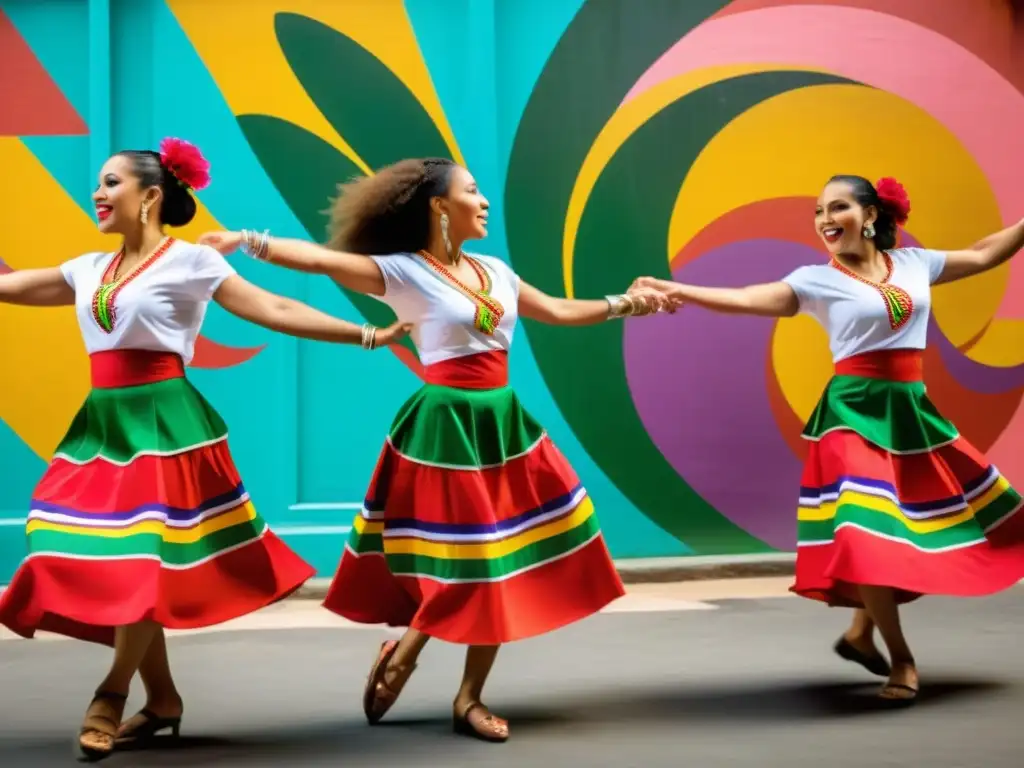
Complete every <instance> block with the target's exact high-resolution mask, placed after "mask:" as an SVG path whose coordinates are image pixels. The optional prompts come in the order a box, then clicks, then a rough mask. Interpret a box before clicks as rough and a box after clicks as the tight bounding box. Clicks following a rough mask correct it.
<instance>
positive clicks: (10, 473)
mask: <svg viewBox="0 0 1024 768" xmlns="http://www.w3.org/2000/svg"><path fill="white" fill-rule="evenodd" d="M0 457H2V464H0V466H2V467H3V485H2V486H0V584H3V583H6V582H7V581H8V580H9V579H10V577H11V574H13V573H14V568H15V566H16V565H17V564H18V561H19V560H21V558H22V557H23V556H24V554H25V530H24V527H23V526H22V524H21V521H22V520H24V519H25V515H27V514H28V506H29V500H30V499H31V498H32V489H33V488H34V487H35V484H36V481H37V480H38V479H39V477H40V475H42V473H43V470H44V469H45V468H46V465H45V463H44V462H43V461H42V459H40V458H39V457H38V456H36V455H35V454H34V453H33V452H32V451H31V450H29V448H28V447H27V446H26V445H25V443H24V442H22V440H21V439H20V438H19V437H18V436H17V435H16V434H14V432H13V431H12V430H11V429H10V427H8V426H7V425H6V424H5V423H4V422H2V421H0Z"/></svg>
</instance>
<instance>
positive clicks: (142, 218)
mask: <svg viewBox="0 0 1024 768" xmlns="http://www.w3.org/2000/svg"><path fill="white" fill-rule="evenodd" d="M139 221H141V222H142V223H143V224H145V223H146V222H148V221H149V206H148V205H145V204H144V205H143V206H142V213H140V214H139Z"/></svg>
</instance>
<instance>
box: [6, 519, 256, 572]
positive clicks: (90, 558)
mask: <svg viewBox="0 0 1024 768" xmlns="http://www.w3.org/2000/svg"><path fill="white" fill-rule="evenodd" d="M269 530H270V527H269V526H268V525H267V524H266V523H264V524H263V529H262V530H261V531H260V532H259V533H258V534H257V535H255V536H253V537H252V538H251V539H246V540H245V541H243V542H242V543H241V544H234V545H232V546H230V547H226V548H224V549H222V550H219V551H218V552H216V553H215V554H212V555H208V556H206V557H204V558H203V559H201V560H196V561H195V562H193V563H189V564H188V565H176V564H171V563H165V562H164V561H163V560H161V559H160V556H159V555H109V556H107V555H72V554H69V553H67V552H32V553H30V554H29V555H27V556H26V557H25V559H24V560H23V561H22V562H26V563H27V562H28V561H29V560H33V559H35V558H37V557H59V558H61V559H63V560H85V561H99V562H114V561H121V560H123V561H126V562H128V561H131V560H148V561H152V562H156V563H160V567H161V568H164V569H166V570H168V571H188V570H190V569H192V568H198V567H199V566H200V565H205V564H206V563H209V562H210V561H211V560H216V559H217V558H218V557H222V556H224V555H226V554H228V553H229V552H234V551H235V550H236V549H242V547H247V546H249V545H250V544H252V543H254V542H257V541H259V540H260V539H262V538H263V537H264V536H266V535H267V532H268V531H269Z"/></svg>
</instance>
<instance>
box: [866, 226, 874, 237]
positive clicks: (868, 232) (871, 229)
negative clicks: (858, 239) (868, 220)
mask: <svg viewBox="0 0 1024 768" xmlns="http://www.w3.org/2000/svg"><path fill="white" fill-rule="evenodd" d="M874 236H875V227H874V225H873V224H865V225H864V238H865V239H867V240H870V239H871V238H873V237H874Z"/></svg>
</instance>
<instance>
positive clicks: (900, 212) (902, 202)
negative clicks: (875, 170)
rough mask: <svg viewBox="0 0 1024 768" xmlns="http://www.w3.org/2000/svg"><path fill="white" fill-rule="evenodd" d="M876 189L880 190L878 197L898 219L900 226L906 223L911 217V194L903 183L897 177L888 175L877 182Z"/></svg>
mask: <svg viewBox="0 0 1024 768" xmlns="http://www.w3.org/2000/svg"><path fill="white" fill-rule="evenodd" d="M875 190H876V191H877V192H878V199H879V200H881V201H882V205H884V206H885V208H886V209H887V210H888V211H889V212H890V213H891V214H892V216H893V218H894V219H896V223H897V224H899V225H900V226H903V225H904V224H906V223H907V219H908V218H909V217H910V196H909V195H907V190H905V189H904V188H903V185H902V184H900V183H899V182H898V181H896V179H893V178H889V177H888V176H887V177H886V178H884V179H879V181H878V183H877V184H875Z"/></svg>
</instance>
